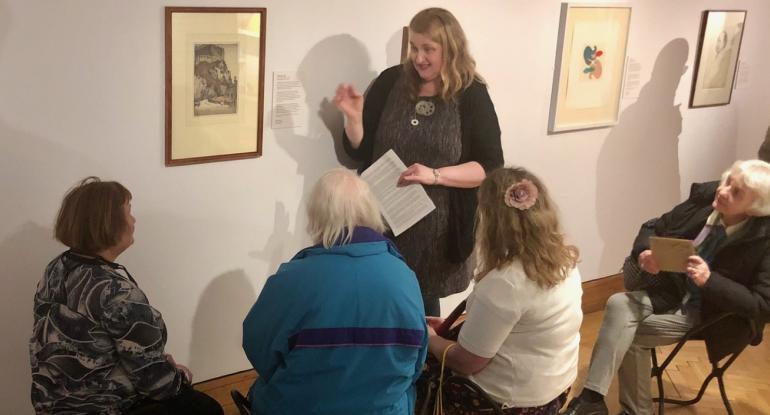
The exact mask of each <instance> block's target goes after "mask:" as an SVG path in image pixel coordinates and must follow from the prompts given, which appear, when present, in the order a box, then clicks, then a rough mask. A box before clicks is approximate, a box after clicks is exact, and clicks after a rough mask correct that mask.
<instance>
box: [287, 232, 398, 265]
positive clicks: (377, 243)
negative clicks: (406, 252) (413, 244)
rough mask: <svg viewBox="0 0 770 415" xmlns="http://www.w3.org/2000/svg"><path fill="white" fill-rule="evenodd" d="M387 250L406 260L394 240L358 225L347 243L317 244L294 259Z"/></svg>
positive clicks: (369, 253)
mask: <svg viewBox="0 0 770 415" xmlns="http://www.w3.org/2000/svg"><path fill="white" fill-rule="evenodd" d="M340 239H342V238H340ZM386 251H387V252H389V253H390V254H391V255H393V256H395V257H397V258H399V259H401V260H402V261H403V260H404V257H403V256H402V255H401V253H400V252H399V251H398V248H396V245H395V244H394V243H393V241H391V240H390V239H388V238H386V237H385V236H384V235H382V234H381V233H379V232H377V231H375V230H374V229H371V228H367V227H365V226H356V227H355V228H354V229H353V236H352V239H351V240H350V242H348V243H347V244H340V243H335V244H334V245H332V246H330V247H329V248H324V246H323V245H321V244H316V245H313V246H310V247H307V248H305V249H303V250H301V251H299V252H297V254H296V255H294V258H292V260H294V259H302V258H306V257H309V256H314V255H321V254H336V255H348V256H367V255H375V254H379V253H382V252H386Z"/></svg>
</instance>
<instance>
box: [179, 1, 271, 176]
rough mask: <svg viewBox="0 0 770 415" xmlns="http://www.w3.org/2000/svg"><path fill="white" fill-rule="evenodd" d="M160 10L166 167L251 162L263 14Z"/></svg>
mask: <svg viewBox="0 0 770 415" xmlns="http://www.w3.org/2000/svg"><path fill="white" fill-rule="evenodd" d="M165 11H166V12H165V30H166V44H165V48H166V114H165V115H166V166H180V165H187V164H196V163H208V162H213V161H222V160H237V159H244V158H251V157H259V156H260V155H261V154H262V112H263V106H264V89H265V23H266V22H265V20H266V17H267V11H266V9H264V8H240V7H238V8H235V7H233V8H230V7H166V9H165Z"/></svg>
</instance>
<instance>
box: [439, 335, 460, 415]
mask: <svg viewBox="0 0 770 415" xmlns="http://www.w3.org/2000/svg"><path fill="white" fill-rule="evenodd" d="M456 345H457V343H452V344H450V345H449V346H447V347H446V348H445V349H444V352H443V353H441V371H440V372H439V376H438V389H437V390H436V405H435V406H434V407H433V415H442V414H443V413H444V393H443V387H444V368H445V366H446V355H447V353H448V352H449V349H451V348H453V347H455V346H456Z"/></svg>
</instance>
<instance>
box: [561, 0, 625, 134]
mask: <svg viewBox="0 0 770 415" xmlns="http://www.w3.org/2000/svg"><path fill="white" fill-rule="evenodd" d="M630 24H631V7H630V6H627V5H624V4H616V3H608V4H582V3H562V7H561V18H560V20H559V37H558V43H557V47H556V64H555V67H554V76H553V87H552V90H551V110H550V114H549V117H548V133H549V134H553V133H560V132H565V131H572V130H583V129H589V128H599V127H607V126H611V125H614V124H616V123H617V121H618V111H619V109H620V97H621V89H622V86H623V75H624V72H625V61H626V44H627V41H628V30H629V27H630Z"/></svg>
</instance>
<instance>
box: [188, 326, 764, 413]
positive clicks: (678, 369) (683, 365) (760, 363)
mask: <svg viewBox="0 0 770 415" xmlns="http://www.w3.org/2000/svg"><path fill="white" fill-rule="evenodd" d="M601 320H602V312H595V313H591V314H586V315H585V318H584V320H583V327H582V328H581V329H580V333H581V336H582V339H581V343H580V371H579V373H578V380H577V382H576V383H575V385H574V387H573V390H574V391H579V390H580V389H581V388H582V384H583V382H584V381H585V376H586V371H587V370H588V361H589V359H590V358H591V348H592V347H593V344H594V342H595V341H596V336H597V334H598V332H599V326H600V325H601ZM768 337H770V326H769V327H767V328H765V338H768ZM669 351H670V347H666V348H662V350H661V351H660V353H668V352H669ZM710 370H711V365H710V364H709V362H708V359H707V358H706V351H705V347H704V346H703V343H702V342H690V344H688V345H687V346H685V348H684V349H682V351H680V352H679V355H678V356H677V359H676V360H674V362H673V363H672V364H671V366H669V369H668V370H666V376H665V388H666V394H667V395H669V396H670V397H672V398H688V399H689V398H690V397H693V396H695V393H696V392H697V388H698V387H699V386H700V384H701V381H702V380H703V378H705V376H706V375H707V374H708V373H709V372H710ZM255 378H256V374H255V373H254V371H246V372H241V373H237V374H235V375H231V376H226V377H223V378H219V379H215V380H211V381H208V382H204V383H201V384H198V385H197V386H196V389H198V390H200V391H203V392H206V393H208V394H209V395H211V396H213V397H214V398H215V399H216V400H217V401H219V402H220V403H221V404H222V406H223V407H224V409H225V414H226V415H238V411H237V409H236V408H235V406H234V405H233V402H232V400H231V399H230V390H231V389H238V390H239V391H241V393H243V394H244V395H245V394H246V391H247V390H248V388H249V386H251V384H252V383H253V382H254V379H255ZM725 383H726V385H727V396H728V397H729V398H730V402H731V403H732V406H733V410H734V411H735V413H736V414H737V415H770V341H765V342H763V343H762V344H760V345H759V346H757V347H749V348H748V349H747V350H746V351H744V352H743V354H742V355H741V356H740V357H739V358H738V360H736V362H735V363H734V364H733V366H732V367H731V368H730V369H729V370H728V371H727V373H726V374H725ZM653 390H655V389H653ZM653 394H654V393H653ZM607 405H608V406H609V408H610V414H611V415H614V414H617V413H618V412H619V411H620V406H619V405H618V401H617V381H615V382H613V384H612V386H611V387H610V392H609V394H608V399H607ZM725 413H726V411H725V409H724V406H723V405H722V400H721V398H720V396H719V389H718V388H717V385H716V382H712V385H710V386H709V388H708V389H707V390H706V394H705V395H704V397H703V399H702V400H701V402H699V403H698V404H697V405H695V406H690V407H677V406H673V405H669V406H667V407H666V414H670V415H684V414H698V415H712V414H720V415H722V414H725Z"/></svg>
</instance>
